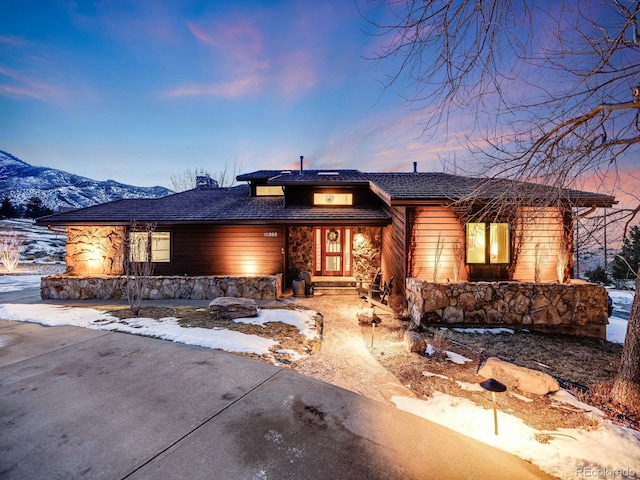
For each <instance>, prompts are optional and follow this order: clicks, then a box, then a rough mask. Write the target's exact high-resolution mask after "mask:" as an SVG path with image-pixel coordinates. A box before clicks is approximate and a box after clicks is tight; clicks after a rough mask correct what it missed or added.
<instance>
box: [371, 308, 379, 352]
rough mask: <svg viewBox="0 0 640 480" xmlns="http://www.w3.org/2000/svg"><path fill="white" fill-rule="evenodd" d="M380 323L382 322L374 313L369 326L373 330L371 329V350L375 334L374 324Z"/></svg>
mask: <svg viewBox="0 0 640 480" xmlns="http://www.w3.org/2000/svg"><path fill="white" fill-rule="evenodd" d="M380 322H382V320H380V317H378V316H377V315H376V314H375V313H374V314H373V318H372V319H371V324H372V325H373V328H372V329H371V348H373V337H374V336H375V334H376V324H378V323H380Z"/></svg>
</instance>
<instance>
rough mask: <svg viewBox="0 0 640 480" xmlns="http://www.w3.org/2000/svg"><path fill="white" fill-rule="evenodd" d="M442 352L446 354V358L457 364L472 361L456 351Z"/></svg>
mask: <svg viewBox="0 0 640 480" xmlns="http://www.w3.org/2000/svg"><path fill="white" fill-rule="evenodd" d="M444 353H445V354H446V355H447V360H449V361H450V362H453V363H455V364H457V365H464V364H465V363H466V362H471V361H472V360H471V359H470V358H467V357H463V356H462V355H460V354H459V353H456V352H449V351H445V352H444Z"/></svg>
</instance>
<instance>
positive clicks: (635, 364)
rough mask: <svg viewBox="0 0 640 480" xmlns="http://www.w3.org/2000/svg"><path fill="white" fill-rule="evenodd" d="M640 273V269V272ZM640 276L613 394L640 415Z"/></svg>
mask: <svg viewBox="0 0 640 480" xmlns="http://www.w3.org/2000/svg"><path fill="white" fill-rule="evenodd" d="M638 273H639V274H640V271H639V272H638ZM639 290H640V276H638V277H636V293H635V295H634V297H633V305H632V306H631V314H630V315H629V324H628V325H627V336H626V337H625V341H624V349H623V350H622V359H621V360H620V369H619V371H618V377H617V378H616V381H615V383H614V384H613V391H612V392H611V396H612V398H613V401H614V402H616V403H618V404H620V405H621V406H622V407H623V408H624V409H625V410H626V411H627V412H629V413H631V414H635V415H640V296H639V294H638V291H639Z"/></svg>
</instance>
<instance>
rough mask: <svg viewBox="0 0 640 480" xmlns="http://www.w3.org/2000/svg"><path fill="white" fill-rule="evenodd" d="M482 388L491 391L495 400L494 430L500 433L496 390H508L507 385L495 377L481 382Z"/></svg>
mask: <svg viewBox="0 0 640 480" xmlns="http://www.w3.org/2000/svg"><path fill="white" fill-rule="evenodd" d="M480 386H481V387H482V388H484V389H485V390H487V391H489V392H491V399H492V400H493V426H494V432H495V434H496V435H498V410H497V409H496V392H504V391H505V390H507V386H506V385H504V384H502V383H500V382H499V381H497V380H494V379H493V378H490V379H489V380H486V381H484V382H482V383H481V384H480Z"/></svg>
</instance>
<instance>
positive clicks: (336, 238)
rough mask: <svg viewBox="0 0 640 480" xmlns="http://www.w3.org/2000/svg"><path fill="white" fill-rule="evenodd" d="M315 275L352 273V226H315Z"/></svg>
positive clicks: (348, 274) (344, 274)
mask: <svg viewBox="0 0 640 480" xmlns="http://www.w3.org/2000/svg"><path fill="white" fill-rule="evenodd" d="M314 239H315V241H314V251H315V272H314V274H315V275H321V276H350V275H351V228H349V227H315V228H314Z"/></svg>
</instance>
